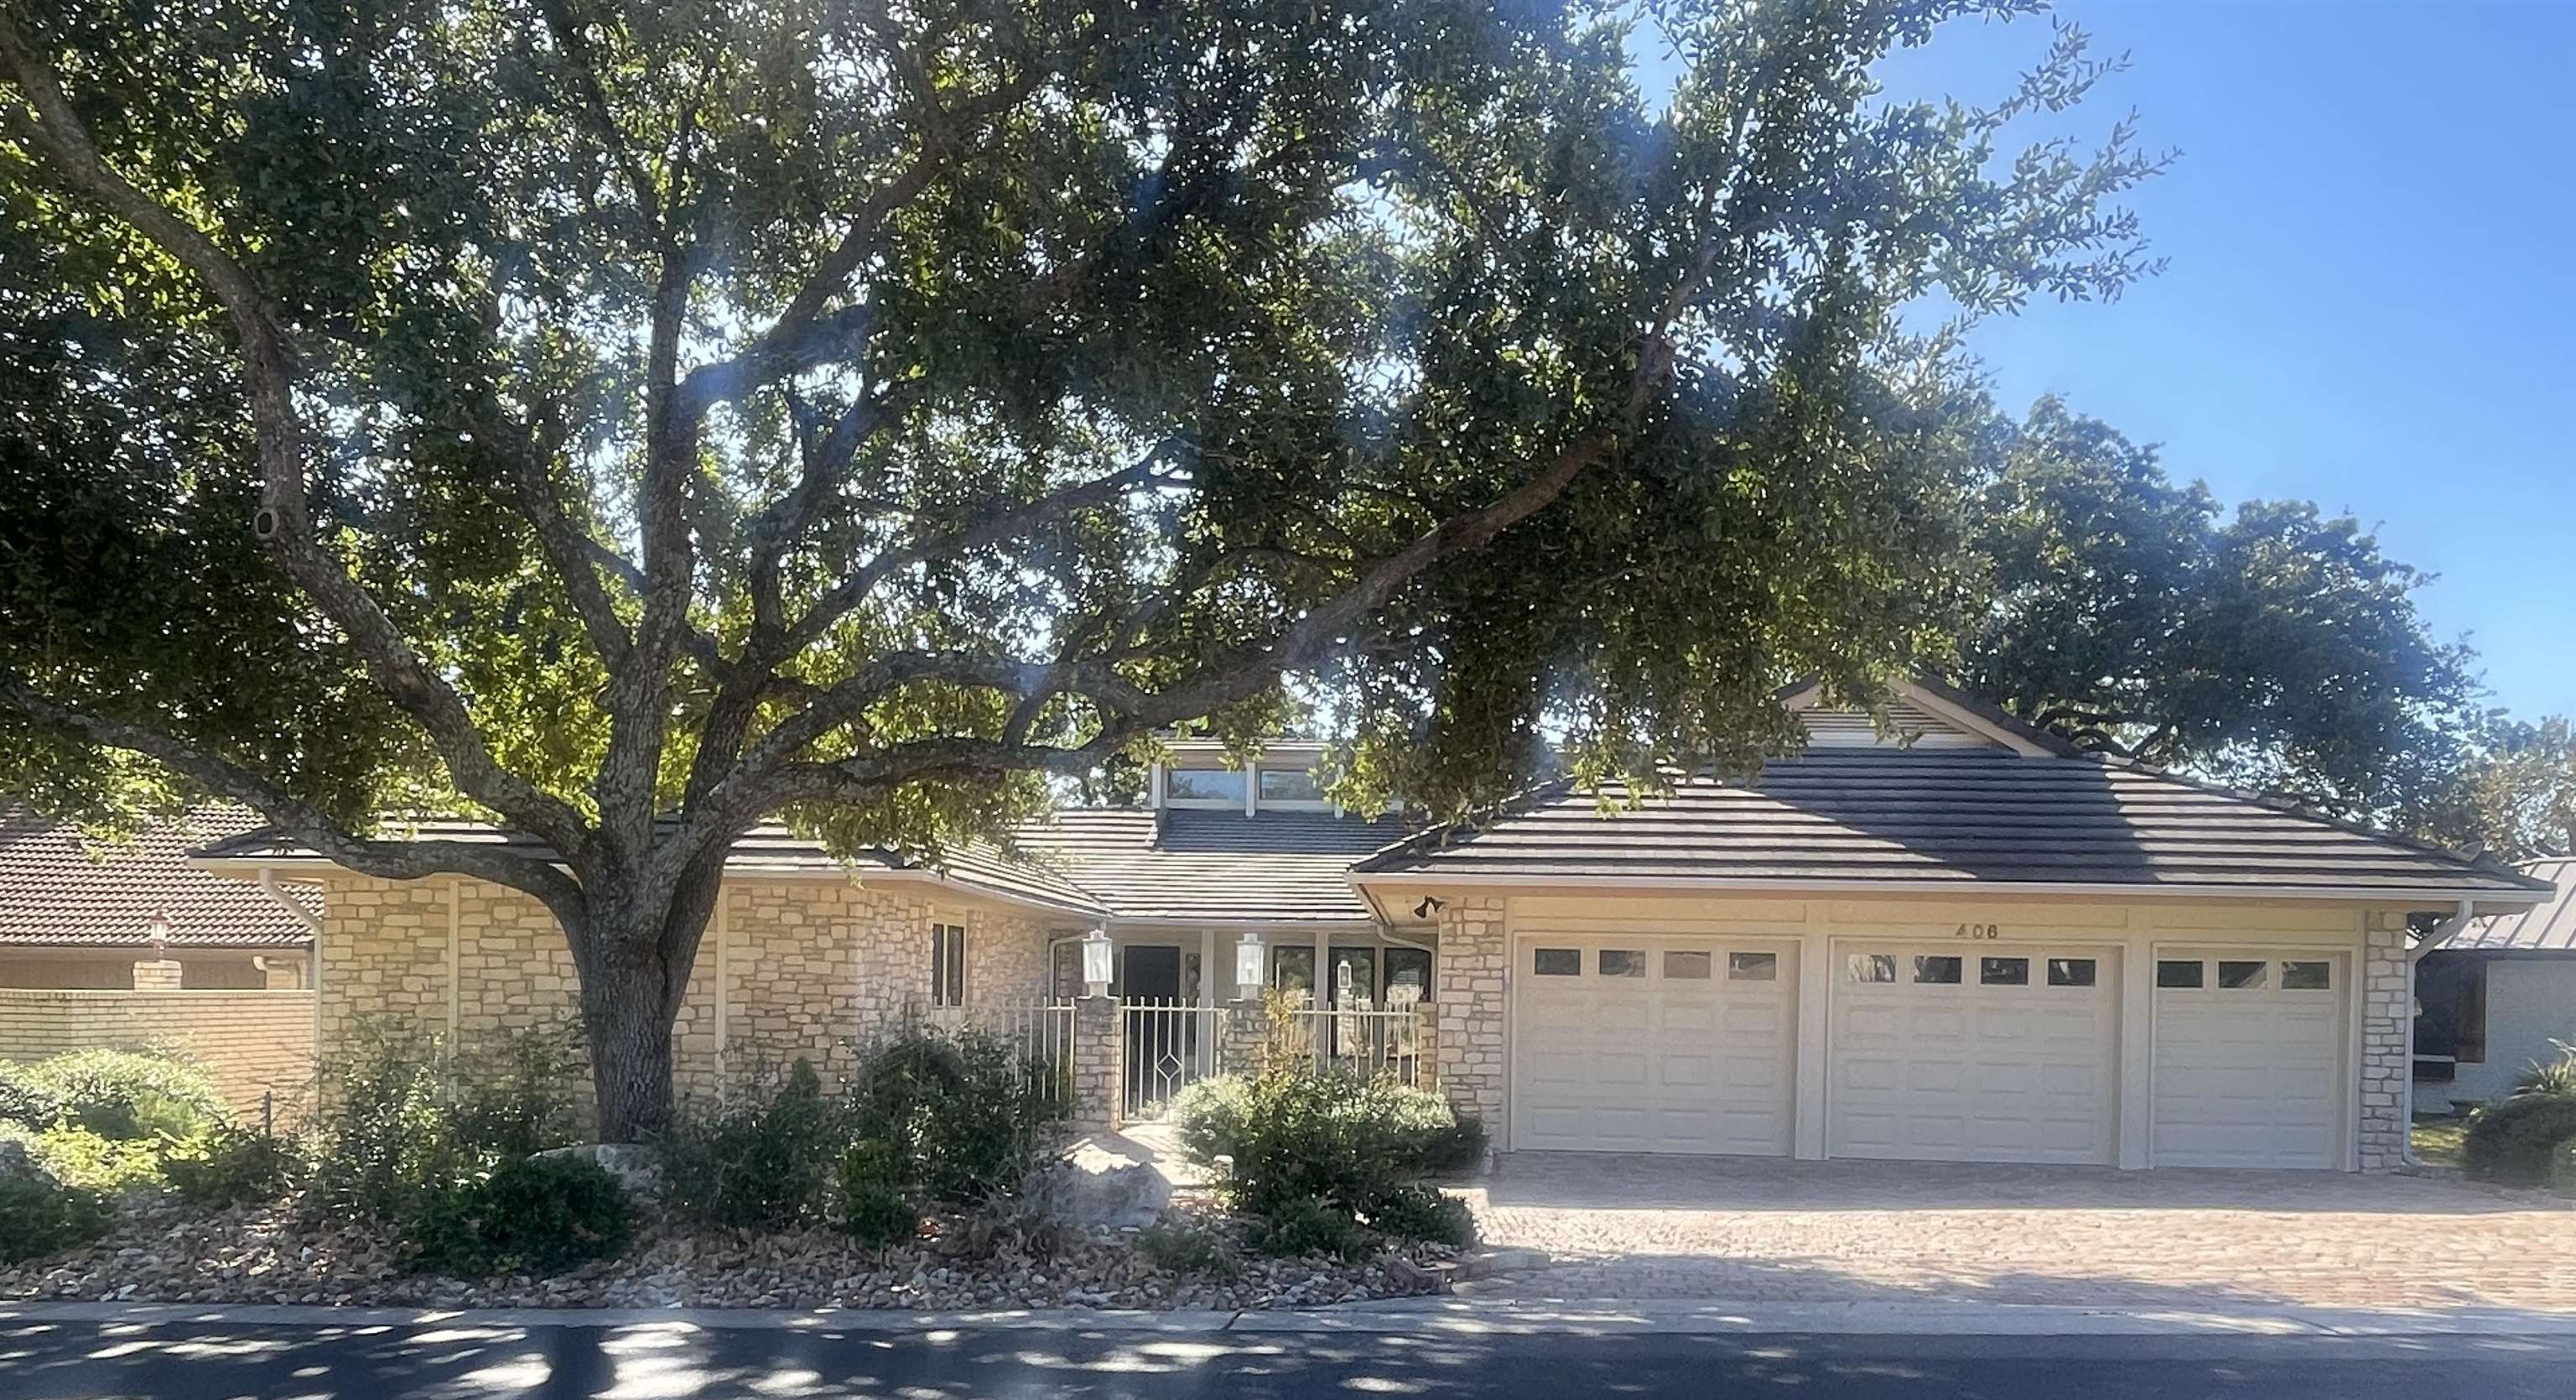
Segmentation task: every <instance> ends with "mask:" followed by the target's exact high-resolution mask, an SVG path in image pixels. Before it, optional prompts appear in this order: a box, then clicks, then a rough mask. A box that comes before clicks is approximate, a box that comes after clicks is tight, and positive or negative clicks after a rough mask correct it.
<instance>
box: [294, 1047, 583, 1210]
mask: <svg viewBox="0 0 2576 1400" xmlns="http://www.w3.org/2000/svg"><path fill="white" fill-rule="evenodd" d="M567 1043H568V1032H566V1031H563V1030H561V1029H548V1030H542V1031H535V1032H524V1033H520V1034H517V1035H511V1036H504V1037H501V1038H500V1039H499V1040H497V1041H495V1042H492V1043H490V1044H487V1045H485V1046H483V1047H479V1048H477V1049H475V1050H472V1051H468V1052H463V1053H454V1054H451V1053H449V1052H448V1050H447V1047H445V1046H443V1045H441V1044H440V1043H439V1042H438V1041H436V1040H422V1039H416V1038H410V1037H404V1036H396V1035H386V1034H383V1033H381V1032H378V1031H374V1030H366V1031H362V1032H361V1033H360V1036H359V1038H358V1043H357V1047H356V1048H355V1049H354V1050H353V1051H352V1052H351V1053H350V1055H349V1057H348V1059H347V1060H346V1061H344V1062H343V1063H341V1064H339V1065H337V1066H334V1067H332V1068H330V1069H329V1070H327V1071H326V1078H327V1080H328V1086H327V1087H328V1090H329V1092H328V1093H326V1095H325V1096H324V1105H325V1107H324V1111H323V1113H322V1115H321V1117H320V1121H319V1123H318V1125H317V1133H316V1136H317V1138H318V1146H319V1154H318V1157H317V1161H316V1165H315V1170H314V1176H313V1192H312V1197H311V1200H312V1202H313V1204H314V1205H316V1206H318V1207H322V1208H326V1209H331V1210H339V1211H346V1212H350V1213H354V1214H357V1215H361V1216H365V1217H368V1218H372V1219H380V1220H398V1219H400V1218H402V1217H403V1216H404V1215H405V1214H406V1213H407V1212H409V1211H410V1210H411V1209H412V1208H413V1207H414V1205H415V1204H416V1203H417V1201H418V1200H419V1199H420V1198H421V1197H422V1196H423V1195H424V1193H428V1192H434V1191H438V1190H443V1189H446V1188H449V1187H455V1186H460V1185H463V1184H465V1183H468V1182H471V1181H473V1180H475V1179H477V1178H479V1177H482V1176H485V1175H488V1174H489V1173H490V1172H491V1171H492V1169H493V1168H495V1167H498V1166H499V1165H501V1164H502V1163H504V1162H509V1161H514V1160H517V1159H518V1158H521V1157H525V1156H528V1155H530V1154H531V1153H535V1152H539V1151H542V1150H544V1149H546V1148H549V1147H562V1146H567V1145H569V1144H570V1143H572V1142H573V1141H574V1140H575V1139H576V1138H578V1137H579V1135H580V1132H579V1125H578V1124H577V1123H576V1122H575V1121H574V1115H573V1109H572V1105H573V1101H574V1100H573V1084H574V1082H575V1075H576V1073H577V1071H578V1065H579V1061H578V1059H577V1058H575V1057H573V1056H572V1055H570V1054H568V1053H567V1052H566V1050H565V1049H564V1047H565V1045H566V1044H567Z"/></svg>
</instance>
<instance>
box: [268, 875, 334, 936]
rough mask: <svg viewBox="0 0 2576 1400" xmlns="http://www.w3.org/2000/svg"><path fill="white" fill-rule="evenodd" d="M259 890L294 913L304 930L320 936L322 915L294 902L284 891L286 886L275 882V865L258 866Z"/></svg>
mask: <svg viewBox="0 0 2576 1400" xmlns="http://www.w3.org/2000/svg"><path fill="white" fill-rule="evenodd" d="M259 892H260V893H261V894H264V895H267V896H268V897H269V898H270V899H272V900H275V901H276V902H277V907H278V908H280V909H283V910H285V911H286V912H287V913H289V914H292V915H294V916H295V921H296V922H297V923H300V924H302V925H304V931H305V932H307V933H309V934H312V935H313V937H314V938H315V939H316V940H317V941H318V940H319V939H320V938H321V937H322V916H321V915H319V914H316V913H314V912H313V911H312V910H310V909H307V908H305V907H304V906H303V905H301V904H298V903H296V902H295V899H294V896H292V895H289V894H288V893H287V892H286V887H285V886H283V885H280V884H279V883H277V870H276V868H275V867H273V866H266V865H263V866H261V867H260V868H259Z"/></svg>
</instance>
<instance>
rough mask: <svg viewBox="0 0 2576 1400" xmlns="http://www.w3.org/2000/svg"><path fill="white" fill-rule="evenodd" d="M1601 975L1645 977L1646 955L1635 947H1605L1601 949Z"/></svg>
mask: <svg viewBox="0 0 2576 1400" xmlns="http://www.w3.org/2000/svg"><path fill="white" fill-rule="evenodd" d="M1601 975H1602V976H1604V977H1643V976H1645V975H1646V955H1645V954H1644V953H1641V952H1639V951H1637V950H1636V949H1634V948H1604V949H1602V950H1601Z"/></svg>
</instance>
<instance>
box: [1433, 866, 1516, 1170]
mask: <svg viewBox="0 0 2576 1400" xmlns="http://www.w3.org/2000/svg"><path fill="white" fill-rule="evenodd" d="M1439 923H1440V939H1439V946H1438V948H1437V949H1436V950H1435V951H1434V952H1433V953H1432V955H1431V956H1432V962H1431V981H1432V986H1433V989H1434V990H1433V992H1432V999H1433V1002H1434V1004H1435V1005H1436V1006H1437V1008H1438V1010H1439V1020H1438V1023H1437V1024H1438V1027H1439V1030H1438V1032H1437V1035H1438V1044H1437V1045H1435V1046H1434V1047H1433V1061H1432V1062H1433V1063H1434V1064H1435V1065H1437V1066H1438V1069H1439V1077H1440V1090H1441V1092H1442V1093H1444V1094H1447V1095H1448V1096H1449V1105H1450V1107H1452V1108H1454V1109H1456V1110H1457V1111H1458V1112H1460V1113H1462V1114H1473V1115H1474V1116H1475V1117H1476V1118H1478V1119H1479V1120H1481V1121H1482V1122H1483V1123H1484V1125H1485V1131H1486V1132H1487V1133H1489V1134H1491V1135H1492V1139H1493V1140H1494V1141H1495V1142H1500V1141H1502V1140H1503V1053H1504V1046H1503V1016H1504V1004H1505V997H1504V992H1503V978H1504V975H1505V971H1506V968H1507V966H1508V964H1509V962H1510V954H1509V952H1508V951H1507V947H1506V939H1505V937H1504V932H1503V901H1502V900H1500V899H1487V898H1473V897H1463V898H1458V899H1453V900H1450V901H1449V902H1448V903H1447V904H1445V905H1444V906H1442V908H1441V910H1440V917H1439Z"/></svg>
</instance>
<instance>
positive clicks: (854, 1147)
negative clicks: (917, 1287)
mask: <svg viewBox="0 0 2576 1400" xmlns="http://www.w3.org/2000/svg"><path fill="white" fill-rule="evenodd" d="M906 1171H907V1168H906V1163H905V1162H904V1159H903V1154H902V1153H900V1152H897V1151H896V1150H895V1148H894V1145H893V1144H891V1143H888V1142H886V1141H884V1140H882V1139H879V1138H861V1139H859V1140H858V1141H857V1142H854V1143H851V1144H850V1146H849V1149H848V1150H847V1151H845V1152H843V1153H842V1154H841V1169H840V1187H841V1229H842V1230H843V1231H845V1232H846V1233H847V1234H848V1235H849V1236H850V1238H852V1239H854V1240H857V1241H858V1242H859V1243H861V1244H864V1245H870V1246H873V1247H876V1248H880V1249H882V1248H884V1247H885V1246H887V1245H890V1244H899V1243H901V1242H902V1241H904V1240H908V1239H911V1238H912V1237H913V1236H914V1235H915V1234H917V1233H919V1231H920V1229H921V1212H920V1211H918V1210H915V1209H914V1208H913V1205H912V1199H911V1195H910V1186H911V1183H910V1182H909V1181H908V1180H907V1179H906Z"/></svg>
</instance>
